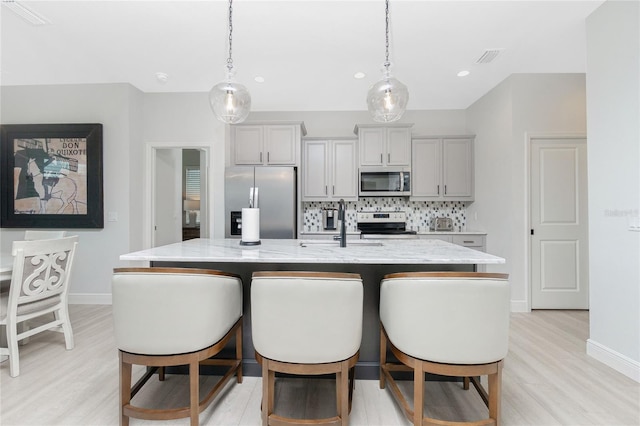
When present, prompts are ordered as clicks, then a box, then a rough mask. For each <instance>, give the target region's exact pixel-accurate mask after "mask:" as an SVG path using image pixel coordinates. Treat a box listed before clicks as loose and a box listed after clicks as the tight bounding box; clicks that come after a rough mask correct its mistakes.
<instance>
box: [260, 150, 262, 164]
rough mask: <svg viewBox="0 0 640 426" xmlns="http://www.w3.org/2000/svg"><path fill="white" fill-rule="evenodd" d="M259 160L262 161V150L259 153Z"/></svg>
mask: <svg viewBox="0 0 640 426" xmlns="http://www.w3.org/2000/svg"><path fill="white" fill-rule="evenodd" d="M260 162H261V163H262V152H261V153H260Z"/></svg>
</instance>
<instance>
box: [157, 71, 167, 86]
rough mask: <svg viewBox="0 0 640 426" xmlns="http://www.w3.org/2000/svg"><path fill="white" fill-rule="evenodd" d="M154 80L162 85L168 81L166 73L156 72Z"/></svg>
mask: <svg viewBox="0 0 640 426" xmlns="http://www.w3.org/2000/svg"><path fill="white" fill-rule="evenodd" d="M156 79H157V80H158V81H159V82H160V83H162V84H164V83H166V82H167V81H168V80H169V74H167V73H166V72H157V73H156Z"/></svg>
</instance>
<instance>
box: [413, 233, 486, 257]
mask: <svg viewBox="0 0 640 426" xmlns="http://www.w3.org/2000/svg"><path fill="white" fill-rule="evenodd" d="M418 238H420V239H421V240H442V241H446V242H448V243H453V244H457V245H459V246H464V247H469V248H472V249H474V250H478V251H483V252H484V251H486V247H485V235H481V234H465V233H463V232H456V233H450V234H449V233H447V234H418Z"/></svg>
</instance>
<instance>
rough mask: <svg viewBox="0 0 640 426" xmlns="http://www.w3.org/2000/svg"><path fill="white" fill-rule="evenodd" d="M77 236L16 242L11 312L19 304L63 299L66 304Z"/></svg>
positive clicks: (12, 251) (13, 252)
mask: <svg viewBox="0 0 640 426" xmlns="http://www.w3.org/2000/svg"><path fill="white" fill-rule="evenodd" d="M77 245H78V237H77V236H73V237H66V238H58V239H53V240H37V241H14V242H13V246H12V249H11V253H12V254H13V272H12V275H11V287H10V290H9V303H8V308H7V309H8V312H9V313H11V312H16V311H17V306H18V305H24V304H28V303H33V302H38V301H40V300H43V299H47V298H52V297H61V298H62V300H63V301H64V302H65V303H66V297H67V293H68V291H69V279H70V276H71V270H72V266H73V259H74V256H75V252H76V246H77Z"/></svg>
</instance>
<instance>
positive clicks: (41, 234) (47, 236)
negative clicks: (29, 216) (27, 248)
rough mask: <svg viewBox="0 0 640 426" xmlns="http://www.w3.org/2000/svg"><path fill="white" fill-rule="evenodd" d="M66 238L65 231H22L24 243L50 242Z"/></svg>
mask: <svg viewBox="0 0 640 426" xmlns="http://www.w3.org/2000/svg"><path fill="white" fill-rule="evenodd" d="M66 236H67V231H34V230H32V229H27V230H26V231H24V239H25V241H34V240H52V239H54V238H64V237H66Z"/></svg>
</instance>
